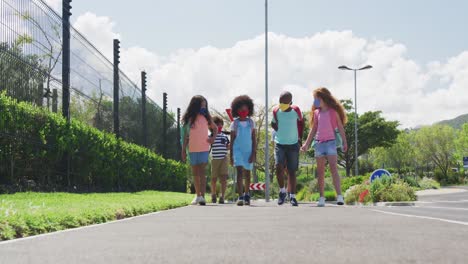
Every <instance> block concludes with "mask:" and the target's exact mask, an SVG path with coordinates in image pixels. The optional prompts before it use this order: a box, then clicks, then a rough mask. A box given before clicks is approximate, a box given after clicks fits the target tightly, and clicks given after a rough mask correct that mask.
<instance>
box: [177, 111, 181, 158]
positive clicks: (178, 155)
mask: <svg viewBox="0 0 468 264" xmlns="http://www.w3.org/2000/svg"><path fill="white" fill-rule="evenodd" d="M180 141H181V134H180V108H177V152H176V153H177V160H181V159H182V158H181V154H182V153H181V151H182V146H181V143H180Z"/></svg>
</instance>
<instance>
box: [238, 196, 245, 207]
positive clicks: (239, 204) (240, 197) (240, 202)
mask: <svg viewBox="0 0 468 264" xmlns="http://www.w3.org/2000/svg"><path fill="white" fill-rule="evenodd" d="M237 205H238V206H243V205H244V196H239V199H237Z"/></svg>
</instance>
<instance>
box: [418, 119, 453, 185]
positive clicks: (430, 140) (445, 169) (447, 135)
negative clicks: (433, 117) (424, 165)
mask: <svg viewBox="0 0 468 264" xmlns="http://www.w3.org/2000/svg"><path fill="white" fill-rule="evenodd" d="M455 136H456V132H455V130H454V129H453V128H452V127H449V126H444V125H434V126H430V127H424V128H422V129H421V130H419V131H418V132H417V134H416V138H415V145H416V150H417V154H418V155H419V156H420V157H421V158H422V159H426V160H430V161H432V163H433V164H434V165H435V166H436V167H437V168H438V169H440V171H441V172H442V177H443V178H442V179H437V180H438V181H446V180H448V173H449V169H450V166H451V165H452V164H453V162H454V157H455Z"/></svg>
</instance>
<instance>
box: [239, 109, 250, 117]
mask: <svg viewBox="0 0 468 264" xmlns="http://www.w3.org/2000/svg"><path fill="white" fill-rule="evenodd" d="M237 114H239V117H240V118H242V119H243V118H246V117H247V116H248V115H249V111H248V110H246V111H238V112H237Z"/></svg>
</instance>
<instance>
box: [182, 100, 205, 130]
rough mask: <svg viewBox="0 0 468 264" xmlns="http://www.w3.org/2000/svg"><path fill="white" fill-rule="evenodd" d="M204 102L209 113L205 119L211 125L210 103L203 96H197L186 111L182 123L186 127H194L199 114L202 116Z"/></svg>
mask: <svg viewBox="0 0 468 264" xmlns="http://www.w3.org/2000/svg"><path fill="white" fill-rule="evenodd" d="M203 101H205V103H206V111H207V112H206V115H205V118H206V120H207V121H208V123H209V124H210V123H211V122H212V118H211V115H210V112H209V111H208V101H207V100H206V98H205V97H203V96H201V95H195V96H194V97H192V100H190V103H189V106H188V107H187V110H186V111H185V113H184V116H183V117H182V122H183V124H184V125H187V124H188V125H190V126H191V125H193V123H194V122H195V119H196V118H197V116H198V114H200V109H201V105H202V102H203Z"/></svg>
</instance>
